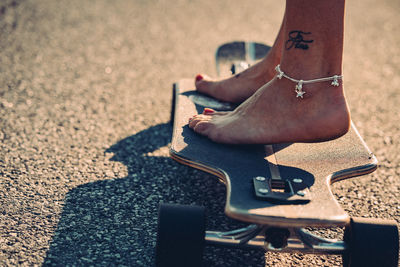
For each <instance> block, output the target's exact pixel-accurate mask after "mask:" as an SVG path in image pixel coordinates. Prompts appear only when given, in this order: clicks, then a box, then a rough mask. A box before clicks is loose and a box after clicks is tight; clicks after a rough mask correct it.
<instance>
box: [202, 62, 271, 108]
mask: <svg viewBox="0 0 400 267" xmlns="http://www.w3.org/2000/svg"><path fill="white" fill-rule="evenodd" d="M271 61H272V60H269V57H268V56H267V57H266V58H264V59H263V60H262V61H260V62H258V63H257V64H255V65H253V66H251V67H250V68H248V69H246V70H244V71H243V72H241V73H239V74H236V75H235V76H232V77H230V78H227V79H224V80H220V81H218V80H213V79H211V78H210V77H208V76H206V75H201V74H199V75H197V76H196V81H195V84H196V89H197V90H198V91H199V92H202V93H204V94H207V95H210V96H212V97H214V98H217V99H219V100H223V101H227V102H232V103H241V102H243V101H244V100H246V99H247V98H248V97H250V96H251V95H252V94H254V92H255V91H256V90H257V89H258V88H260V87H261V86H262V85H264V84H266V83H267V82H269V81H270V80H271V79H272V78H273V76H274V74H275V73H274V67H275V66H276V64H278V63H276V61H274V62H271ZM277 62H279V61H277ZM275 63H276V64H275ZM274 64H275V66H273V65H274Z"/></svg>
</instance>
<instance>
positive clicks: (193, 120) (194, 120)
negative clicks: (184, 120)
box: [189, 114, 210, 129]
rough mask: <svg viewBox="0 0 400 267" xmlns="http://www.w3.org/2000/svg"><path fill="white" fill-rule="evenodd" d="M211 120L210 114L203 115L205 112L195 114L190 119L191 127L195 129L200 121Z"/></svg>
mask: <svg viewBox="0 0 400 267" xmlns="http://www.w3.org/2000/svg"><path fill="white" fill-rule="evenodd" d="M209 120H210V116H208V115H203V114H199V115H195V116H194V117H192V118H190V119H189V127H190V128H192V129H194V128H195V127H196V125H197V124H199V123H200V122H205V121H209Z"/></svg>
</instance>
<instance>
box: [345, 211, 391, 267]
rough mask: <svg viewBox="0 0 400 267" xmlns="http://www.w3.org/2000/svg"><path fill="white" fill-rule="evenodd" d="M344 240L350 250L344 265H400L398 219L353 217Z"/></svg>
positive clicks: (355, 266)
mask: <svg viewBox="0 0 400 267" xmlns="http://www.w3.org/2000/svg"><path fill="white" fill-rule="evenodd" d="M344 240H345V241H346V244H347V245H348V246H349V251H348V253H346V254H345V255H343V266H346V267H347V266H351V267H358V266H363V267H367V266H380V267H382V266H391V267H397V266H398V259H399V233H398V229H397V224H396V221H393V220H380V219H367V218H351V222H350V226H348V227H346V229H345V233H344Z"/></svg>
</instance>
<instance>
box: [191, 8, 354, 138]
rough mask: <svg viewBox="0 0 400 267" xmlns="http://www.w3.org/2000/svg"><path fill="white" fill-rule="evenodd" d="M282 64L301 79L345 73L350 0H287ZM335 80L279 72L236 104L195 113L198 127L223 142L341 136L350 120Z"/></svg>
mask: <svg viewBox="0 0 400 267" xmlns="http://www.w3.org/2000/svg"><path fill="white" fill-rule="evenodd" d="M285 17H286V20H285V25H284V29H283V36H284V40H285V43H284V48H283V50H282V51H283V52H282V58H281V63H280V65H281V69H282V71H284V72H285V73H286V74H287V75H288V76H290V77H293V78H294V79H297V80H311V79H317V78H322V77H330V76H333V75H341V73H342V55H343V30H344V29H343V27H344V0H335V1H325V0H287V1H286V15H285ZM331 82H332V81H327V82H319V83H312V84H306V85H303V91H305V92H306V93H305V94H304V95H303V97H304V98H301V97H296V96H297V94H296V92H295V86H296V83H294V82H293V81H290V80H289V79H287V78H281V79H279V78H278V77H277V76H275V78H273V79H272V80H271V81H270V82H269V83H267V84H266V85H264V86H262V87H261V88H260V89H259V90H257V91H256V93H254V94H253V95H252V96H251V97H250V98H248V99H247V100H246V101H245V102H243V103H242V104H241V105H240V106H239V107H238V108H237V109H236V110H234V111H233V112H230V113H227V114H222V115H221V114H219V113H218V112H217V113H212V112H208V113H207V114H210V115H198V116H195V117H194V118H192V119H191V121H190V123H189V126H190V127H191V128H192V129H194V130H195V131H196V132H198V133H200V134H203V135H206V136H208V137H209V138H210V139H212V140H214V141H216V142H222V143H242V144H246V143H263V144H267V143H280V142H313V141H324V140H330V139H333V138H337V137H339V136H341V135H343V134H345V133H346V132H347V131H348V129H349V125H350V114H349V111H348V108H347V104H346V100H345V97H344V91H343V82H342V80H339V86H333V85H331Z"/></svg>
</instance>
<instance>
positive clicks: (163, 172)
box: [43, 123, 264, 266]
mask: <svg viewBox="0 0 400 267" xmlns="http://www.w3.org/2000/svg"><path fill="white" fill-rule="evenodd" d="M171 132H172V129H171V126H170V124H169V123H164V124H159V125H155V126H152V127H150V128H148V129H145V130H143V131H141V132H139V133H137V134H135V135H132V136H129V137H127V138H125V139H122V140H120V141H118V142H117V143H115V144H114V145H112V146H111V147H110V148H108V149H107V150H106V151H105V152H106V153H113V156H112V157H111V159H110V160H111V161H116V162H120V163H122V164H124V165H125V166H126V169H127V175H126V177H122V178H113V179H106V180H101V181H96V182H90V183H86V184H82V185H80V186H78V187H75V188H73V189H71V190H70V191H69V192H68V193H67V194H66V196H65V201H64V202H65V204H64V207H63V210H62V213H61V215H60V218H59V222H58V225H57V228H56V230H55V232H54V236H53V238H52V240H51V242H50V247H49V249H48V251H47V254H46V258H45V260H44V263H43V265H44V266H65V265H67V266H76V265H78V266H83V265H102V266H104V265H126V266H153V265H154V251H155V243H156V233H157V217H158V205H159V204H160V203H175V204H187V205H200V206H204V207H205V208H206V210H207V217H208V218H212V219H210V220H208V222H207V229H210V230H222V229H230V227H238V226H241V225H242V224H240V223H238V222H235V221H233V220H230V219H228V218H226V216H224V214H223V206H224V201H225V199H224V186H223V185H220V184H219V183H218V182H217V180H216V179H215V178H213V177H208V176H207V175H205V174H204V173H202V172H199V171H196V170H194V169H192V168H188V167H186V166H182V165H180V164H178V163H176V162H174V161H173V160H171V159H170V158H169V157H168V156H167V154H168V152H167V151H168V148H167V145H168V143H169V142H170V140H171ZM109 164H110V163H109ZM105 165H108V164H107V161H105ZM113 176H114V175H113ZM204 260H205V264H206V266H226V264H228V265H231V266H249V265H247V263H248V262H253V263H254V264H250V265H251V266H253V265H254V266H259V265H262V264H263V262H264V253H263V252H259V251H256V252H254V251H252V252H249V253H246V254H245V255H243V254H240V253H237V251H236V250H229V249H217V250H215V249H211V248H206V251H205V257H204Z"/></svg>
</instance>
